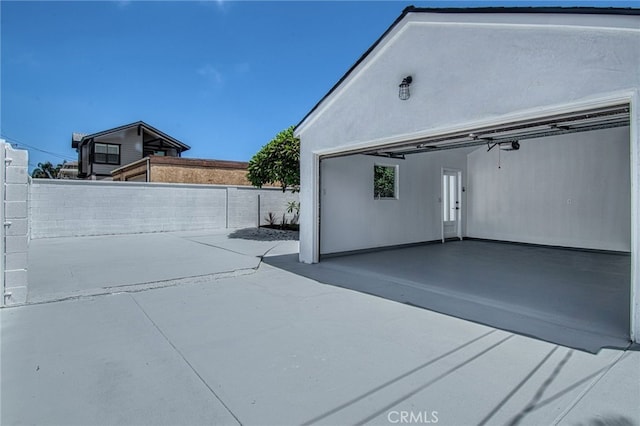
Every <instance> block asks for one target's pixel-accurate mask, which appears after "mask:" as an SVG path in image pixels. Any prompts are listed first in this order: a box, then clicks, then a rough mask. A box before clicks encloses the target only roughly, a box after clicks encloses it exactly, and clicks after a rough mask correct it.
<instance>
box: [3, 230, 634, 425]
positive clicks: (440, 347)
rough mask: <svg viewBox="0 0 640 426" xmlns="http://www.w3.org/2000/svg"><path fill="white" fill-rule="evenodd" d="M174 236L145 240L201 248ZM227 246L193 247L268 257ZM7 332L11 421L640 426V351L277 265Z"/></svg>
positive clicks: (24, 310)
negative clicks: (467, 315)
mask: <svg viewBox="0 0 640 426" xmlns="http://www.w3.org/2000/svg"><path fill="white" fill-rule="evenodd" d="M165 237H166V239H164V238H163V239H157V238H150V239H149V240H148V241H150V242H160V241H164V242H172V241H174V239H176V240H180V239H186V240H188V239H189V238H194V237H195V238H198V239H199V238H200V237H203V236H202V235H200V236H195V235H190V236H186V235H180V236H178V235H173V236H165ZM218 237H219V236H216V235H213V236H211V235H208V236H207V235H204V238H205V239H207V243H212V244H213V245H215V247H208V246H206V245H202V244H200V243H196V242H193V241H191V240H188V241H186V243H184V244H186V245H187V246H188V244H197V245H199V246H202V247H203V250H204V251H205V252H207V253H209V254H211V253H212V252H211V251H210V250H216V251H215V253H217V251H222V252H226V253H228V254H229V256H231V257H232V259H231V261H230V262H231V265H243V263H242V262H245V261H246V259H245V257H248V258H249V259H252V260H253V259H255V256H253V254H254V253H255V252H256V250H257V249H258V247H259V245H254V244H253V242H251V241H249V242H247V244H246V245H244V246H243V245H242V241H240V243H238V242H233V243H231V244H239V245H238V246H236V247H234V250H233V251H231V250H228V249H229V248H230V246H226V247H225V248H220V244H225V240H224V239H223V238H222V237H220V238H221V240H220V241H215V240H216V239H217V238H218ZM107 244H112V242H109V243H107ZM176 244H178V245H179V244H183V242H182V241H180V242H178V243H176ZM125 247H129V248H130V249H131V250H132V252H131V254H133V253H134V250H135V249H136V246H135V245H125ZM152 247H153V245H152ZM278 247H279V248H280V249H281V250H282V251H284V252H286V251H287V250H288V249H290V248H291V246H286V245H282V246H278ZM287 247H289V248H287ZM235 249H237V250H235ZM244 253H251V254H252V255H245V254H244ZM282 258H283V257H282V256H276V257H273V258H268V259H269V260H282ZM308 266H309V265H299V268H300V269H304V268H307V267H308ZM290 269H293V268H290ZM322 273H323V274H324V275H323V277H322V278H323V280H327V281H336V280H343V279H347V280H348V279H349V275H348V274H347V273H346V272H344V271H338V270H330V269H325V270H323V271H322ZM332 275H334V276H332ZM352 279H355V280H359V279H360V278H357V277H355V278H354V277H352ZM0 320H1V322H0V333H1V334H0V373H1V374H2V381H1V384H0V423H2V424H43V425H47V424H92V425H102V424H105V425H106V424H109V425H134V424H135V425H137V424H172V425H183V424H184V425H187V424H224V425H227V424H238V423H240V424H247V425H252V424H256V425H263V424H270V425H271V424H272V425H295V424H327V425H338V424H387V425H389V424H399V423H400V416H406V417H405V419H408V418H409V417H408V416H409V415H412V416H413V418H414V420H415V419H422V420H421V421H420V423H422V424H425V423H426V420H429V421H431V423H432V424H433V423H436V422H435V420H436V418H437V424H442V425H456V426H457V425H466V424H476V425H478V424H480V425H485V424H486V425H493V424H500V425H502V424H512V425H516V424H518V425H540V424H562V425H564V424H566V425H575V424H584V425H591V424H594V425H595V424H602V423H599V422H602V421H618V422H619V423H618V424H625V425H633V424H640V411H639V406H638V404H637V403H636V402H637V401H638V400H640V368H638V364H639V362H640V359H639V358H638V356H637V355H638V354H639V353H640V352H635V351H633V350H627V351H625V350H614V349H603V350H600V351H598V352H597V353H589V352H585V351H579V350H575V349H571V348H569V347H565V346H559V345H556V344H553V343H548V342H544V341H541V340H538V339H533V338H530V337H526V336H522V335H518V334H514V333H511V332H508V331H503V330H497V329H495V328H492V327H489V326H486V325H481V324H477V323H473V322H469V321H466V320H463V319H459V318H455V317H452V316H448V315H443V314H440V313H436V312H433V311H430V310H427V309H422V308H417V307H414V306H410V305H407V304H404V303H397V302H394V301H391V300H387V299H384V298H381V297H376V296H372V295H368V294H364V293H362V292H358V291H353V290H350V289H345V288H341V287H339V286H336V285H327V284H324V283H322V282H321V281H319V280H315V279H311V278H306V277H304V276H302V275H301V274H298V273H293V272H290V271H287V270H285V269H281V268H276V267H273V266H270V265H268V264H266V263H264V262H263V263H261V264H260V265H259V266H258V267H257V268H256V269H252V270H251V273H249V274H244V275H237V276H225V277H217V278H216V277H215V276H205V278H204V279H202V280H200V281H188V280H186V281H181V282H180V283H179V284H177V285H174V286H168V287H162V288H155V289H144V288H137V289H135V291H131V292H129V293H117V294H112V295H100V296H89V297H82V298H76V299H73V300H66V301H52V302H43V303H39V304H33V305H27V306H18V307H11V308H4V309H1V310H0ZM414 423H416V422H415V421H414ZM605 424H606V423H605Z"/></svg>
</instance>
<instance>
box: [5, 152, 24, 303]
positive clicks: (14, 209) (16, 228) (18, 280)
mask: <svg viewBox="0 0 640 426" xmlns="http://www.w3.org/2000/svg"><path fill="white" fill-rule="evenodd" d="M0 161H1V162H2V165H3V166H4V167H1V169H2V173H1V175H2V182H1V185H0V188H1V189H0V204H1V205H0V210H1V215H0V216H1V219H2V221H1V222H2V223H1V224H0V225H2V235H1V238H0V240H1V241H2V245H1V250H0V255H1V256H2V267H0V274H1V276H2V281H1V282H0V289H2V291H3V297H2V302H1V304H3V305H4V304H7V305H9V304H15V303H24V302H26V299H27V259H28V232H29V223H28V219H27V212H28V206H27V193H28V180H29V176H28V173H27V165H28V152H27V151H23V150H16V149H13V148H11V145H9V144H6V143H4V142H0Z"/></svg>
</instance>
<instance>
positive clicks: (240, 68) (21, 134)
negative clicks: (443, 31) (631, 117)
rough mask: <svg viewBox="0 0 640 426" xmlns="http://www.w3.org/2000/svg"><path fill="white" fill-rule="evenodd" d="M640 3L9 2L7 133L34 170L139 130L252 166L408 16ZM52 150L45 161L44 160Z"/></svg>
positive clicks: (0, 91)
mask: <svg viewBox="0 0 640 426" xmlns="http://www.w3.org/2000/svg"><path fill="white" fill-rule="evenodd" d="M410 4H413V5H415V6H423V7H469V6H487V5H489V6H515V5H518V6H540V5H543V6H549V5H563V6H579V5H583V6H619V7H628V6H633V7H640V2H639V1H624V2H622V1H616V2H612V1H597V2H596V1H571V2H567V1H557V2H548V1H547V2H540V1H537V2H533V1H528V2H526V1H521V2H504V1H503V2H496V1H466V2H461V1H440V2H418V1H414V2H411V1H407V2H403V1H393V2H384V1H373V2H368V1H357V2H338V1H333V2H309V1H302V2H295V1H280V2H248V1H236V2H231V1H194V2H186V1H181V2H150V1H111V2H97V1H85V2H80V1H77V2H53V1H45V2H31V1H27V2H11V1H4V0H3V1H1V2H0V19H1V22H0V24H1V34H0V36H1V51H0V53H1V58H0V59H1V62H0V66H1V76H0V78H1V86H0V101H1V109H0V132H1V136H2V137H3V138H5V139H7V140H8V141H9V142H12V143H17V144H18V146H19V147H22V148H28V150H29V156H30V161H29V163H30V169H32V168H33V167H35V165H36V164H37V163H39V162H44V161H51V162H53V163H54V164H55V163H58V162H62V161H63V159H67V160H71V159H75V158H76V153H75V150H73V149H72V148H71V133H72V132H82V133H93V132H98V131H101V130H106V129H110V128H113V127H117V126H120V125H123V124H128V123H131V122H135V121H138V120H142V121H145V122H147V123H149V124H150V125H152V126H154V127H156V128H158V129H159V130H161V131H164V132H165V133H168V134H169V135H171V136H173V137H175V138H177V139H179V140H181V141H182V142H184V143H186V144H188V145H190V146H191V150H190V151H187V152H186V153H184V156H185V157H191V158H215V159H224V160H241V161H247V160H249V159H250V158H251V156H252V155H253V154H254V153H255V152H256V151H258V150H259V149H260V147H261V146H262V145H264V144H265V143H267V142H269V140H271V139H272V138H273V136H275V134H276V133H278V132H279V131H280V130H282V129H284V128H286V127H288V126H291V125H295V124H297V123H298V122H299V121H300V120H301V119H302V118H303V117H304V115H305V114H306V113H307V112H308V111H309V110H310V109H311V108H312V107H313V106H314V105H315V104H316V103H317V102H318V101H319V100H320V99H321V98H322V97H323V96H324V95H325V94H326V93H327V92H328V91H329V89H331V87H332V86H333V85H334V84H335V83H336V82H337V81H338V80H339V79H340V77H342V75H343V74H344V73H345V72H346V71H347V70H348V69H349V68H350V67H351V65H352V64H353V63H354V62H355V61H356V60H357V59H358V58H359V57H360V56H361V55H362V54H363V53H364V52H365V51H366V50H367V49H368V48H369V46H370V45H371V44H372V43H373V42H375V40H376V39H377V38H378V37H379V36H380V35H381V34H382V33H383V32H384V31H385V30H386V29H387V28H388V27H389V25H391V23H392V22H393V21H394V20H395V19H396V18H397V17H398V16H399V15H400V13H401V12H402V10H403V9H404V7H405V6H408V5H410ZM43 151H46V152H43Z"/></svg>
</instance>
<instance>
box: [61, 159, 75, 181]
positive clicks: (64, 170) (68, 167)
mask: <svg viewBox="0 0 640 426" xmlns="http://www.w3.org/2000/svg"><path fill="white" fill-rule="evenodd" d="M57 178H58V179H78V162H77V161H67V162H66V163H64V164H63V165H62V167H60V170H59V171H58V176H57Z"/></svg>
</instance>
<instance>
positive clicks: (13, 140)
mask: <svg viewBox="0 0 640 426" xmlns="http://www.w3.org/2000/svg"><path fill="white" fill-rule="evenodd" d="M0 136H1V137H2V138H3V139H5V140H8V141H9V142H11V144H12V145H20V146H23V147H25V148H30V149H33V150H35V151H40V152H43V153H45V154H48V155H53V156H54V157H58V158H62V159H63V160H76V159H77V157H71V156H69V155H64V154H57V153H55V152H51V151H45V150H44V149H40V148H36V147H35V146H33V145H29V144H26V143H24V142H20V141H19V140H17V139H14V138H11V137H9V136H7V135H0Z"/></svg>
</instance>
